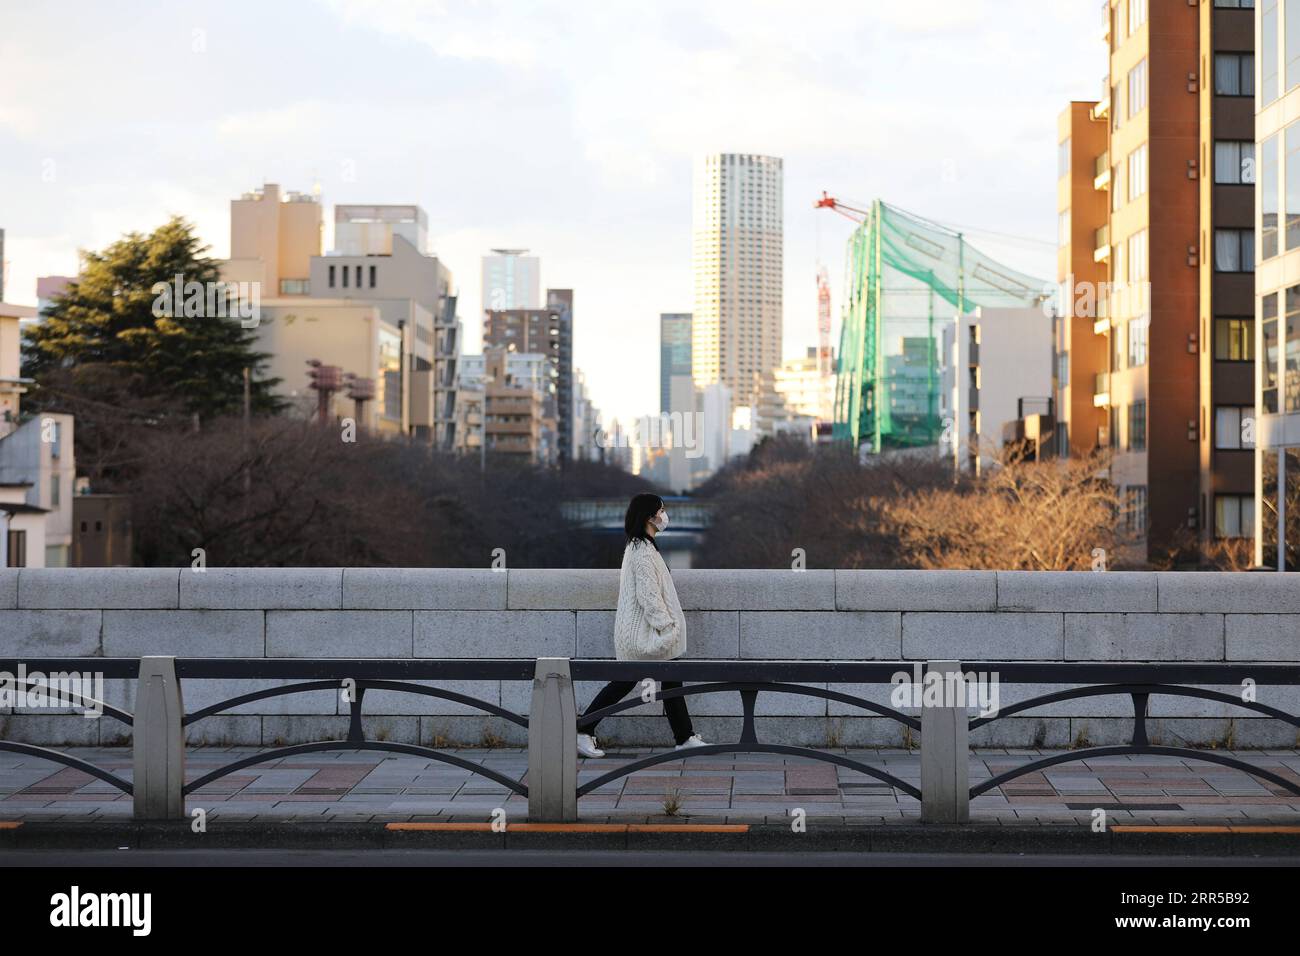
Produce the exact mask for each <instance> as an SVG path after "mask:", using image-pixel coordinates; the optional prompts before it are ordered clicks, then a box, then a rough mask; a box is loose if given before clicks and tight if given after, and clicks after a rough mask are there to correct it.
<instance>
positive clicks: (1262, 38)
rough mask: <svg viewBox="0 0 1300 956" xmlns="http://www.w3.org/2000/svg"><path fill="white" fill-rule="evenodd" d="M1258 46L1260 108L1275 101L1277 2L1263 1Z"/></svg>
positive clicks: (1275, 0)
mask: <svg viewBox="0 0 1300 956" xmlns="http://www.w3.org/2000/svg"><path fill="white" fill-rule="evenodd" d="M1259 44H1260V51H1259V99H1260V105H1261V106H1267V105H1268V104H1269V103H1272V102H1273V101H1274V100H1275V99H1277V0H1264V9H1263V10H1262V11H1261V12H1260V20H1259Z"/></svg>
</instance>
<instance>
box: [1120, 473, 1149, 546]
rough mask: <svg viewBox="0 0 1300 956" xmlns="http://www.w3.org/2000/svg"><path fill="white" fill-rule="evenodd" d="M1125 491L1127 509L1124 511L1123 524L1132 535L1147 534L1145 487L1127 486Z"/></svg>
mask: <svg viewBox="0 0 1300 956" xmlns="http://www.w3.org/2000/svg"><path fill="white" fill-rule="evenodd" d="M1126 490H1127V498H1128V501H1127V507H1125V509H1124V524H1125V527H1127V528H1128V530H1129V531H1131V532H1133V533H1134V534H1138V535H1143V534H1146V533H1147V486H1146V485H1129V486H1128V488H1127V489H1126Z"/></svg>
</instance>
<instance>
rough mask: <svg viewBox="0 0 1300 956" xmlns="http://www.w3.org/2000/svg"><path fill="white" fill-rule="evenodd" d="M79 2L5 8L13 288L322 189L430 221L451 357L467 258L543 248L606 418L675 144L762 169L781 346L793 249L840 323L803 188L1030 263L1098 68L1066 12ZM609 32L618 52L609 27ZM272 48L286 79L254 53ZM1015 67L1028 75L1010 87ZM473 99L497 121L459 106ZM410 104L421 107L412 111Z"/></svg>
mask: <svg viewBox="0 0 1300 956" xmlns="http://www.w3.org/2000/svg"><path fill="white" fill-rule="evenodd" d="M78 9H79V13H78V14H77V16H78V19H79V21H80V22H81V23H82V24H83V25H84V26H85V27H86V29H85V30H79V31H77V35H75V36H69V35H67V34H66V33H65V32H61V31H59V30H58V29H56V25H57V24H56V21H55V20H54V17H56V16H58V17H59V18H62V17H64V16H66V15H67V13H66V11H59V12H57V13H56V12H52V11H46V10H40V9H36V10H21V9H15V10H13V11H11V12H9V13H8V14H7V18H8V29H7V30H6V32H5V36H4V37H3V38H0V52H2V53H3V55H2V56H0V77H3V78H4V79H5V80H7V81H8V83H9V85H10V87H11V88H19V87H20V86H21V88H22V89H23V90H24V95H23V97H22V98H16V99H11V100H10V101H7V102H6V103H5V104H4V105H3V106H0V143H3V144H4V151H3V158H2V159H0V189H2V191H3V194H4V195H5V196H6V200H7V204H6V210H5V222H4V224H3V225H4V227H5V228H6V230H7V245H6V253H5V255H6V258H7V259H8V261H9V275H8V279H9V282H8V288H9V292H8V298H9V299H10V300H11V301H14V302H17V303H32V304H34V303H35V277H36V276H38V275H49V274H68V273H71V272H73V271H75V269H76V250H77V249H78V248H79V247H80V248H90V249H97V248H102V247H103V246H105V245H106V244H108V243H109V242H111V241H113V240H114V239H116V238H118V237H119V236H120V235H121V234H122V233H124V232H127V231H131V230H140V231H143V230H148V229H152V228H154V227H156V226H157V225H158V224H160V223H161V222H162V221H164V220H165V218H166V216H167V215H168V214H169V213H172V212H177V213H180V214H182V215H185V216H186V217H187V218H189V219H190V220H191V221H193V222H194V223H195V224H196V227H197V228H198V231H199V233H200V235H201V236H202V237H203V240H204V241H205V242H206V243H208V244H209V245H210V246H211V247H212V248H211V254H212V255H214V256H217V257H222V256H224V255H226V254H227V252H228V250H229V245H228V243H229V235H228V230H227V228H226V218H227V208H228V203H229V201H230V199H231V198H233V197H234V196H237V195H239V194H240V193H242V192H244V191H247V190H249V189H253V188H256V187H258V186H261V185H262V184H263V182H277V183H279V184H280V185H281V186H282V187H283V188H285V189H288V190H300V191H307V190H311V189H312V188H313V186H314V185H316V184H319V185H320V187H321V191H322V200H323V202H324V203H325V204H326V205H327V207H328V206H334V205H347V204H370V203H392V204H402V203H412V204H418V205H420V206H422V207H424V208H425V209H426V210H428V214H429V223H428V232H429V242H430V248H431V251H432V252H434V253H436V254H437V255H439V257H440V258H441V259H443V261H445V262H447V264H448V265H449V267H450V268H451V269H452V271H453V273H454V275H455V277H456V283H457V287H458V289H459V291H460V294H461V302H460V314H461V317H462V319H463V320H464V322H465V327H466V330H467V340H466V342H465V343H464V349H465V351H466V352H467V353H471V352H473V351H475V349H476V348H477V347H478V343H477V339H476V335H477V327H478V324H479V323H478V318H479V316H480V315H481V311H480V308H481V303H479V302H478V301H477V299H478V298H479V281H478V280H479V277H478V275H477V274H476V273H477V271H478V266H479V263H480V260H481V257H482V256H483V255H485V254H488V253H489V252H490V250H491V249H493V248H501V247H516V246H517V247H520V248H525V247H526V248H528V249H530V250H531V254H534V255H537V256H539V257H540V258H541V259H542V260H543V275H542V282H543V283H544V284H545V285H546V286H549V287H564V288H573V289H574V290H575V294H576V296H577V297H578V298H579V299H580V300H581V303H582V306H581V310H580V313H581V314H580V322H579V325H580V329H579V332H580V334H579V335H578V337H577V339H576V341H575V356H574V362H575V365H576V366H578V367H581V368H584V369H585V370H587V377H588V383H589V386H590V388H591V391H592V395H593V398H594V400H595V402H596V404H597V405H599V406H600V407H601V408H602V409H603V410H604V411H605V413H606V415H607V416H617V417H619V418H620V419H622V418H625V417H630V416H635V415H638V414H644V413H645V412H646V411H649V410H651V409H652V408H653V407H654V405H655V404H656V398H655V396H656V393H657V390H658V363H657V361H656V358H655V357H656V355H657V354H658V316H659V315H660V314H661V313H664V312H688V311H690V310H691V308H692V304H693V302H692V282H693V276H692V272H691V262H690V237H691V215H690V204H691V187H690V182H691V165H692V161H693V158H694V157H695V156H697V155H699V154H700V153H702V152H708V151H714V150H716V151H727V152H747V151H748V152H755V153H763V154H767V155H773V156H779V157H781V158H782V159H783V162H784V165H785V170H786V189H785V192H786V197H785V198H786V200H787V201H786V203H785V207H784V215H785V222H786V242H785V246H786V254H785V267H784V275H783V279H784V283H783V285H784V300H785V310H784V328H785V335H784V342H783V349H782V352H783V354H784V355H785V356H787V357H788V356H794V355H800V354H802V353H803V351H804V350H805V348H806V347H807V346H808V345H811V344H814V343H815V342H816V334H817V333H816V298H815V296H816V287H815V281H814V277H815V270H816V266H817V263H818V261H822V262H824V263H825V264H826V265H827V267H828V269H829V271H830V275H831V287H832V293H833V297H834V301H833V306H834V312H835V318H836V321H837V329H838V318H839V308H840V304H841V303H840V289H841V286H842V252H843V243H844V240H845V239H846V238H847V235H848V232H849V229H850V226H849V224H847V223H845V222H842V221H840V220H838V219H837V218H836V217H834V216H832V215H831V214H829V213H827V212H825V211H820V212H814V211H813V209H812V202H813V199H814V198H815V197H816V196H817V195H819V194H820V191H821V190H822V189H828V190H830V191H831V192H832V193H833V194H838V195H840V196H841V197H842V198H847V199H853V198H857V199H859V200H868V199H870V198H872V197H873V196H874V195H880V196H882V197H884V198H889V199H892V200H893V201H895V202H897V203H898V204H899V205H900V206H903V207H905V208H910V209H914V210H916V211H917V212H920V213H924V214H929V215H931V216H933V217H935V218H937V219H940V220H951V221H953V222H956V223H959V224H966V225H967V226H978V227H980V229H981V230H989V231H991V232H999V233H1006V234H1009V235H1015V236H1023V237H1030V238H1032V239H1033V240H1035V241H1034V242H1027V241H1015V242H1010V243H1006V244H1002V243H1001V241H1000V240H999V239H998V238H997V237H994V236H989V235H982V234H981V233H980V232H979V231H972V241H973V242H976V243H978V244H981V245H983V246H984V247H986V248H988V249H989V251H990V252H991V253H993V254H995V255H998V256H1000V257H1001V258H1003V259H1004V260H1005V261H1008V262H1009V263H1011V264H1014V265H1018V266H1021V267H1022V268H1025V269H1026V270H1027V271H1029V272H1031V273H1034V274H1036V275H1041V276H1043V277H1050V276H1051V274H1052V262H1053V260H1054V256H1055V250H1054V244H1053V243H1052V241H1051V240H1052V236H1053V233H1054V225H1055V223H1054V218H1053V217H1054V215H1055V211H1054V209H1053V202H1052V197H1053V196H1054V189H1055V168H1054V163H1053V156H1054V153H1053V149H1054V143H1053V137H1054V133H1055V130H1054V125H1053V122H1052V117H1053V116H1054V115H1055V112H1056V110H1057V109H1058V108H1059V103H1060V102H1061V101H1062V99H1069V98H1083V97H1087V96H1090V95H1093V93H1094V92H1095V91H1094V90H1093V88H1094V87H1096V86H1097V85H1098V83H1097V77H1099V76H1100V74H1101V72H1102V70H1103V69H1104V57H1103V48H1102V46H1101V43H1100V42H1099V39H1100V38H1099V28H1097V23H1096V21H1097V19H1098V18H1097V16H1096V11H1095V4H1089V3H1086V2H1079V3H1077V4H1073V3H1072V4H1070V5H1069V6H1068V7H1062V8H1061V9H1043V8H1042V5H1040V4H1032V5H1031V4H1029V3H1011V4H997V5H994V4H991V3H964V4H956V3H936V4H932V5H931V6H930V7H928V8H927V9H926V11H924V12H915V11H906V12H900V11H890V10H883V9H882V10H874V11H865V12H864V11H857V10H854V9H852V8H851V7H849V6H847V5H839V4H814V5H811V6H803V7H800V8H799V9H798V10H797V11H795V10H782V9H778V8H770V9H765V11H764V16H762V17H754V18H748V17H744V16H736V15H731V14H729V12H728V11H729V10H732V11H734V10H744V9H746V8H744V7H726V6H719V7H715V8H711V9H710V10H705V11H695V10H694V9H692V8H688V7H686V6H685V5H683V4H671V3H670V4H663V5H656V7H655V9H653V10H650V11H646V12H645V13H644V17H645V21H644V24H643V25H644V29H642V30H638V31H631V32H629V31H627V30H626V29H625V27H623V28H620V29H619V30H618V31H617V32H616V33H615V32H613V27H614V25H615V22H614V21H615V19H616V18H615V15H614V13H613V12H608V11H604V10H602V8H600V7H599V6H598V5H597V6H589V5H582V4H565V5H552V6H544V7H542V8H539V9H536V10H533V11H528V12H526V13H519V12H516V11H512V10H509V9H508V8H504V7H501V6H499V5H494V4H484V5H478V6H475V7H473V8H465V9H462V8H459V7H457V8H454V9H449V10H447V11H445V12H439V11H440V9H441V8H438V7H434V6H432V5H429V6H425V5H421V4H403V5H378V6H377V5H373V4H368V3H361V2H334V3H320V4H312V3H297V4H286V5H283V6H277V7H275V8H273V9H269V10H259V13H258V16H259V18H260V19H259V21H258V22H260V23H261V24H262V29H260V30H258V31H252V32H250V31H249V30H248V29H247V27H246V26H245V25H244V22H243V21H244V20H245V19H246V16H247V10H248V8H247V6H246V5H244V4H239V3H234V4H231V5H229V6H228V7H224V8H220V9H210V8H208V7H206V6H203V5H199V4H190V5H185V4H180V5H176V6H173V7H169V8H168V9H166V10H143V9H134V10H127V11H124V12H117V11H115V12H113V13H111V14H110V13H109V12H108V11H103V10H100V9H98V8H96V7H94V6H92V5H84V6H79V8H78ZM685 23H689V25H690V29H689V30H683V29H682V25H683V24H685ZM829 23H835V24H837V28H836V29H834V30H828V29H826V26H827V24H829ZM613 35H617V36H619V37H621V38H624V41H625V42H623V43H621V44H617V45H613V46H611V45H610V44H609V43H608V42H607V41H608V37H609V36H613ZM82 37H93V38H94V39H93V40H91V39H81V38H82ZM286 37H291V38H292V42H291V43H286V41H285V38H286ZM1044 38H1047V41H1048V42H1047V43H1046V44H1045V43H1044V42H1043V41H1044ZM917 42H923V43H924V45H925V48H926V49H928V50H930V51H931V56H929V57H926V58H923V62H920V63H918V62H917V61H916V58H915V57H914V56H912V55H909V54H908V53H907V51H908V50H909V49H911V50H913V51H914V50H915V44H916V43H917ZM1062 47H1065V49H1064V50H1062V49H1061V48H1062ZM159 51H163V52H164V53H166V54H167V55H168V57H169V60H170V62H171V63H172V64H173V65H174V69H175V70H177V71H178V75H183V77H184V82H178V83H177V84H175V85H174V86H175V88H154V87H149V89H150V91H151V92H150V95H149V97H148V100H147V103H143V105H142V100H141V98H140V91H141V90H142V89H145V88H146V86H145V78H146V77H147V76H148V75H149V74H148V71H149V70H150V69H152V67H151V66H149V64H150V63H153V62H156V57H157V54H158V52H159ZM146 53H148V54H149V55H148V56H146V55H145V54H146ZM332 54H336V55H332ZM332 62H347V63H348V64H349V65H350V68H349V69H347V70H341V69H338V68H337V67H336V66H332V65H331V63H332ZM267 63H272V64H274V69H275V71H276V73H277V74H279V73H283V74H284V75H285V77H286V79H285V80H284V82H277V83H274V84H268V83H267V82H266V76H265V71H264V70H260V69H253V68H251V67H253V66H254V65H262V64H267ZM381 65H382V66H383V70H380V69H379V67H380V66H381ZM294 71H297V75H296V76H294V75H293V74H294ZM1027 72H1030V73H1033V72H1037V73H1038V74H1039V75H1041V77H1042V82H1040V83H1025V82H1023V77H1024V76H1025V75H1026V73H1027ZM90 75H94V76H96V77H97V80H96V91H97V96H98V99H97V100H94V101H91V102H108V101H110V100H114V99H118V100H123V101H126V102H130V103H132V104H134V107H135V108H134V111H132V110H130V109H128V110H126V111H125V112H122V111H121V110H116V109H115V110H97V109H86V99H85V96H86V94H85V85H86V83H85V80H84V77H86V76H90ZM356 76H364V77H366V80H365V82H364V83H357V82H356V81H355V79H354V78H355V77H356ZM381 77H382V78H384V79H385V80H386V82H385V83H381V82H380V78H381ZM78 78H81V79H78ZM431 78H432V79H434V80H435V82H432V83H430V82H429V80H430V79H431ZM597 78H598V79H599V81H598V82H597V81H596V79H597ZM155 86H156V85H155ZM377 94H382V95H377ZM363 103H364V104H365V109H361V106H360V105H361V104H363ZM485 111H488V112H490V113H491V115H493V116H495V117H497V119H498V120H499V121H498V122H493V123H483V122H481V121H480V120H481V116H482V114H483V113H484V112H485ZM416 113H420V114H422V115H427V116H431V117H433V118H434V119H435V122H432V123H427V124H423V126H421V127H420V128H413V127H412V125H411V124H410V122H409V118H410V116H411V115H413V114H416ZM101 114H102V118H101ZM71 115H76V116H78V122H77V123H69V122H67V117H68V116H71ZM108 117H118V118H114V119H110V118H108ZM849 117H852V118H853V121H849V119H848V118H849ZM393 130H399V131H400V135H398V136H396V137H394V136H393V134H392V131H393ZM882 130H885V131H886V132H885V133H884V134H883V135H882V133H881V131H882ZM900 146H902V147H903V148H900ZM85 156H94V157H95V158H94V160H93V162H87V161H86V160H85V159H84V158H83V157H85ZM331 225H332V216H327V219H326V228H327V230H329V229H330V227H331ZM326 247H327V248H332V247H333V237H332V235H331V234H329V233H328V232H327V235H326ZM837 337H838V332H836V338H837Z"/></svg>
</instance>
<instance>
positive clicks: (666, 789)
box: [0, 747, 1300, 826]
mask: <svg viewBox="0 0 1300 956" xmlns="http://www.w3.org/2000/svg"><path fill="white" fill-rule="evenodd" d="M67 752H68V753H70V754H73V755H76V756H78V757H81V758H83V759H86V760H89V761H90V762H92V763H94V764H96V765H97V766H100V767H103V768H105V769H108V770H111V771H112V772H114V773H116V774H118V775H119V776H121V777H123V778H125V779H128V780H129V779H130V778H131V771H132V768H131V752H130V750H129V749H127V748H121V747H117V748H107V747H105V748H99V747H77V748H68V750H67ZM256 752H257V748H250V747H206V748H199V749H194V750H190V751H188V752H187V756H186V761H187V763H186V770H187V779H190V780H194V779H197V778H198V777H199V776H201V775H203V774H206V773H207V772H209V771H210V770H212V769H214V768H216V767H220V766H222V765H224V764H228V763H231V762H233V761H235V760H237V759H240V758H241V757H244V756H247V755H249V754H252V753H256ZM449 752H450V753H454V754H456V755H457V756H459V757H462V758H464V759H466V760H470V761H472V762H474V763H478V764H482V765H484V766H487V767H491V768H493V769H495V770H497V771H499V772H501V773H503V774H505V775H507V776H509V777H511V778H514V779H520V778H522V777H525V775H526V772H527V769H528V752H527V750H525V749H518V748H502V749H496V750H483V749H459V750H452V751H449ZM653 752H654V751H653V750H652V749H650V748H627V749H623V750H612V749H611V750H607V751H606V756H605V757H604V758H603V759H599V760H581V761H580V762H579V769H578V782H579V785H581V784H583V783H585V782H587V781H589V780H592V779H595V778H596V777H598V776H600V775H602V774H604V773H607V772H608V771H610V770H612V769H614V768H615V767H617V766H618V765H620V764H621V763H626V762H629V761H631V760H634V759H638V758H640V757H642V756H645V755H647V754H649V753H653ZM834 752H836V753H840V754H844V755H847V756H849V757H851V758H853V759H856V760H861V761H863V762H865V763H868V764H870V765H873V766H879V767H881V768H882V769H884V770H887V771H888V772H889V773H891V774H894V775H895V776H897V777H899V778H900V779H902V780H905V781H907V782H909V783H912V784H913V785H915V786H919V785H920V776H921V762H920V761H921V758H920V753H919V751H911V752H908V751H905V750H844V749H841V750H838V751H834ZM1060 752H1061V751H1052V750H997V749H990V750H978V751H975V753H974V755H973V757H972V762H971V780H972V783H974V782H976V781H978V780H987V779H989V777H990V776H992V775H994V774H998V773H1001V772H1003V771H1005V770H1008V769H1011V768H1013V767H1015V766H1018V765H1021V764H1023V763H1025V762H1028V761H1031V760H1035V759H1037V758H1039V757H1042V756H1046V755H1049V754H1053V753H1060ZM1218 753H1224V754H1228V755H1231V756H1234V757H1237V758H1239V759H1241V760H1243V761H1245V762H1247V763H1250V764H1252V765H1256V766H1260V767H1264V768H1267V769H1269V770H1272V771H1273V772H1274V773H1276V774H1278V775H1280V776H1282V777H1283V778H1285V779H1288V780H1293V781H1296V782H1297V783H1300V751H1297V750H1266V751H1260V750H1252V751H1218ZM526 782H527V781H526V779H525V783H526ZM674 799H675V800H676V802H677V803H678V807H677V808H676V814H675V815H673V814H671V813H670V812H669V809H670V807H669V806H668V805H669V804H670V803H671V802H672V801H673V800H674ZM187 807H188V809H190V810H191V811H192V810H193V809H194V808H196V807H203V808H205V809H206V810H207V811H208V816H209V818H210V819H214V820H216V819H220V820H233V821H258V822H266V821H269V820H290V819H292V820H309V821H317V822H322V821H346V822H350V823H355V822H362V821H370V822H387V821H412V822H418V821H430V822H439V821H445V822H458V823H459V822H484V821H487V820H489V819H490V818H491V814H492V812H493V810H495V809H496V808H498V807H501V808H504V809H505V810H506V813H507V818H508V819H510V818H513V819H516V820H520V819H522V818H523V816H524V814H525V813H526V809H527V801H526V800H525V799H524V798H522V797H520V796H518V795H517V794H514V793H512V792H511V791H509V790H508V789H507V788H505V787H503V786H501V785H499V784H496V783H494V782H493V781H491V780H489V779H487V778H485V777H481V776H478V775H475V774H472V773H470V772H468V771H465V770H462V769H460V768H459V767H455V766H452V765H451V764H446V763H442V762H440V761H435V760H427V759H424V758H419V757H410V756H405V755H394V754H384V753H376V752H367V751H331V752H326V753H316V754H306V755H300V756H294V757H284V758H279V759H275V760H271V761H268V762H267V763H264V764H258V765H256V766H253V767H249V768H246V769H244V770H241V771H239V772H237V773H235V774H232V775H230V776H227V777H224V778H222V779H221V780H218V781H216V782H214V783H212V784H209V785H208V786H206V787H204V788H203V789H202V790H200V791H197V792H195V793H194V794H192V795H191V796H190V797H189V799H188V801H187ZM1097 807H1102V808H1105V809H1106V813H1107V818H1108V823H1111V824H1114V823H1124V824H1139V825H1171V824H1177V825H1224V824H1241V825H1291V826H1294V825H1297V824H1300V796H1295V795H1293V794H1289V793H1287V792H1286V791H1285V790H1283V789H1282V788H1281V787H1278V786H1275V785H1273V784H1271V783H1267V782H1265V781H1262V780H1260V779H1258V778H1256V777H1252V776H1250V775H1249V774H1246V773H1243V772H1240V771H1236V770H1231V769H1228V768H1226V767H1221V766H1216V765H1214V764H1208V763H1198V762H1196V761H1194V760H1184V759H1180V758H1174V757H1147V756H1141V757H1138V756H1132V757H1103V758H1098V759H1095V760H1088V761H1083V762H1079V763H1068V764H1064V765H1058V766H1055V767H1052V768H1050V769H1048V770H1046V771H1043V772H1040V773H1034V774H1030V775H1027V776H1024V777H1020V778H1018V779H1016V780H1014V781H1012V782H1010V783H1007V784H1004V785H1003V786H1002V787H1000V788H998V789H996V790H993V791H990V792H989V793H987V794H983V795H981V796H979V797H977V798H975V799H974V800H973V801H972V802H971V818H972V821H973V822H978V823H987V824H995V825H1006V824H1022V825H1030V826H1035V825H1040V824H1049V823H1054V824H1059V823H1069V822H1072V821H1073V822H1078V823H1084V824H1086V823H1090V822H1091V821H1092V816H1093V810H1094V808H1097ZM794 808H802V809H803V810H804V811H805V812H806V813H807V815H808V819H809V821H810V822H821V823H826V824H863V825H880V824H890V823H895V824H897V823H903V824H911V823H915V822H917V821H918V820H919V818H920V804H919V802H918V801H917V800H915V799H913V798H911V797H909V796H908V795H907V794H904V793H900V792H898V791H896V790H894V789H893V788H892V787H890V786H888V785H887V784H883V783H880V782H878V781H876V780H874V779H873V778H870V777H867V776H865V775H863V774H859V773H856V772H854V771H852V770H849V769H846V768H842V767H837V766H835V765H833V764H826V763H819V762H815V761H810V760H804V759H800V758H795V757H786V756H784V755H780V754H713V755H702V756H699V757H695V758H692V759H687V760H675V761H671V762H668V763H663V764H659V765H657V766H655V767H652V768H650V769H649V770H645V771H642V772H640V773H636V774H633V775H631V776H628V777H624V778H621V779H619V780H617V781H615V782H613V783H611V784H608V785H606V786H604V787H602V788H600V789H599V790H597V791H594V792H593V793H592V794H590V795H589V796H586V797H583V798H582V799H580V800H579V801H578V812H579V816H580V818H581V819H582V820H583V821H585V822H591V823H663V822H677V823H777V822H782V823H788V822H789V819H790V813H791V811H792V810H793V809H794ZM130 815H131V798H130V797H129V796H126V795H124V794H122V793H121V792H120V791H118V790H116V789H115V788H113V786H112V785H111V784H108V783H105V782H103V781H100V780H98V779H96V778H94V777H91V776H89V775H87V774H85V773H82V772H81V771H78V770H73V769H70V768H66V767H63V766H61V765H56V764H53V763H50V762H49V761H45V760H40V759H37V758H34V757H28V756H25V755H22V754H14V753H3V752H0V822H3V821H16V820H23V821H52V820H59V821H62V822H82V823H84V822H94V821H97V820H104V821H114V822H121V821H125V820H129V819H130Z"/></svg>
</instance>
